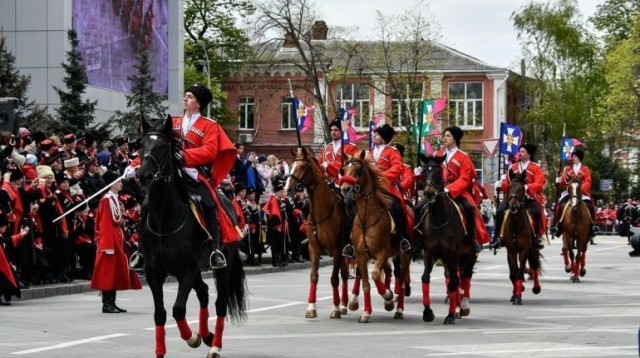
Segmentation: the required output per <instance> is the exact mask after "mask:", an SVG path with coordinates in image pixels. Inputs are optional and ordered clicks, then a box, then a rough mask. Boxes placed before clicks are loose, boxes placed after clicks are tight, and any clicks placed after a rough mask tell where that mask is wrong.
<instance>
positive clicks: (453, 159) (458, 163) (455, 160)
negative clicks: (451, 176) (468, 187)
mask: <svg viewBox="0 0 640 358" xmlns="http://www.w3.org/2000/svg"><path fill="white" fill-rule="evenodd" d="M451 163H453V164H454V165H455V166H456V167H458V168H459V167H460V166H461V165H462V164H461V163H460V162H459V161H458V160H457V159H456V158H451Z"/></svg>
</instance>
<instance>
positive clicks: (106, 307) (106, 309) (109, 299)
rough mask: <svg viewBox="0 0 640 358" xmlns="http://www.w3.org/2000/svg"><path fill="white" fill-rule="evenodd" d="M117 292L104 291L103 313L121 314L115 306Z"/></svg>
mask: <svg viewBox="0 0 640 358" xmlns="http://www.w3.org/2000/svg"><path fill="white" fill-rule="evenodd" d="M115 293H116V291H115V290H113V291H102V313H120V311H118V309H117V308H116V307H115V306H114V304H113V302H114V301H115Z"/></svg>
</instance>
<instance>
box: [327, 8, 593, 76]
mask: <svg viewBox="0 0 640 358" xmlns="http://www.w3.org/2000/svg"><path fill="white" fill-rule="evenodd" d="M604 1H605V0H578V6H579V8H580V12H581V13H582V17H583V19H584V21H586V20H587V18H588V17H589V16H591V15H593V13H594V12H595V10H596V6H597V5H599V4H601V3H604ZM529 2H530V1H525V0H429V1H428V4H429V9H431V11H432V13H433V15H434V17H435V19H436V21H437V22H438V23H439V24H440V28H441V36H442V37H441V38H440V39H439V40H438V41H439V42H440V43H442V44H444V45H447V46H450V47H452V48H454V49H456V50H458V51H460V52H463V53H466V54H468V55H470V56H473V57H476V58H478V59H480V60H482V61H484V62H486V63H488V64H490V65H493V66H498V67H506V68H511V69H513V68H516V69H517V68H519V61H520V57H521V56H520V44H519V43H518V40H517V38H516V31H515V30H514V28H513V23H512V21H511V20H510V19H509V18H510V17H511V14H512V13H513V12H514V11H519V10H520V9H521V8H522V7H523V6H524V5H526V4H528V3H529ZM414 4H415V0H316V3H315V6H316V9H317V10H318V12H320V16H319V17H320V18H321V19H323V20H325V21H326V23H327V26H329V28H331V26H332V25H334V26H335V25H338V26H356V27H358V28H359V32H358V36H357V37H358V39H373V38H374V37H372V34H376V30H375V20H376V10H384V11H386V12H390V13H393V14H401V13H402V12H404V10H405V9H407V8H410V7H412V6H413V5H414Z"/></svg>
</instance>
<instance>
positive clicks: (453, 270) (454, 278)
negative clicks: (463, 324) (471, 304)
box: [443, 257, 460, 324]
mask: <svg viewBox="0 0 640 358" xmlns="http://www.w3.org/2000/svg"><path fill="white" fill-rule="evenodd" d="M445 261H446V262H445V265H446V266H447V269H448V270H449V284H448V285H447V296H448V297H449V313H448V314H447V317H446V318H445V319H444V322H443V324H456V317H455V313H456V308H457V307H458V301H459V297H460V291H459V290H458V284H459V282H460V279H459V277H458V270H457V262H458V260H457V258H456V257H447V258H446V259H445Z"/></svg>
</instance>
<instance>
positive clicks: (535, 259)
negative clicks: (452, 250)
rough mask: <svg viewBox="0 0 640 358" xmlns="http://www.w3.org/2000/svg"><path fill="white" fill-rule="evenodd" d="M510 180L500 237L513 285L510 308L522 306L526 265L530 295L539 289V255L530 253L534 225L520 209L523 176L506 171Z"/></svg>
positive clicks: (522, 193)
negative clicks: (529, 278) (530, 288)
mask: <svg viewBox="0 0 640 358" xmlns="http://www.w3.org/2000/svg"><path fill="white" fill-rule="evenodd" d="M509 178H510V180H511V182H510V184H509V189H508V191H507V199H506V200H508V209H509V210H507V212H506V213H505V216H504V221H503V223H502V228H496V230H501V231H502V234H501V235H500V236H501V237H502V238H503V241H504V246H505V247H506V248H507V261H508V263H509V278H510V279H511V283H512V284H513V295H512V296H511V302H512V303H513V304H514V305H521V304H522V291H524V274H525V271H526V265H527V261H528V262H529V269H530V273H531V276H532V278H533V293H534V294H538V293H540V291H541V290H542V288H541V287H540V280H539V276H540V272H541V271H542V265H541V263H540V256H541V255H540V251H537V250H534V249H533V245H532V241H533V238H534V232H535V229H534V225H533V222H532V218H531V215H530V214H529V212H528V211H527V210H526V208H525V206H524V200H525V187H524V186H525V179H526V173H519V174H516V173H513V172H511V171H509Z"/></svg>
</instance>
